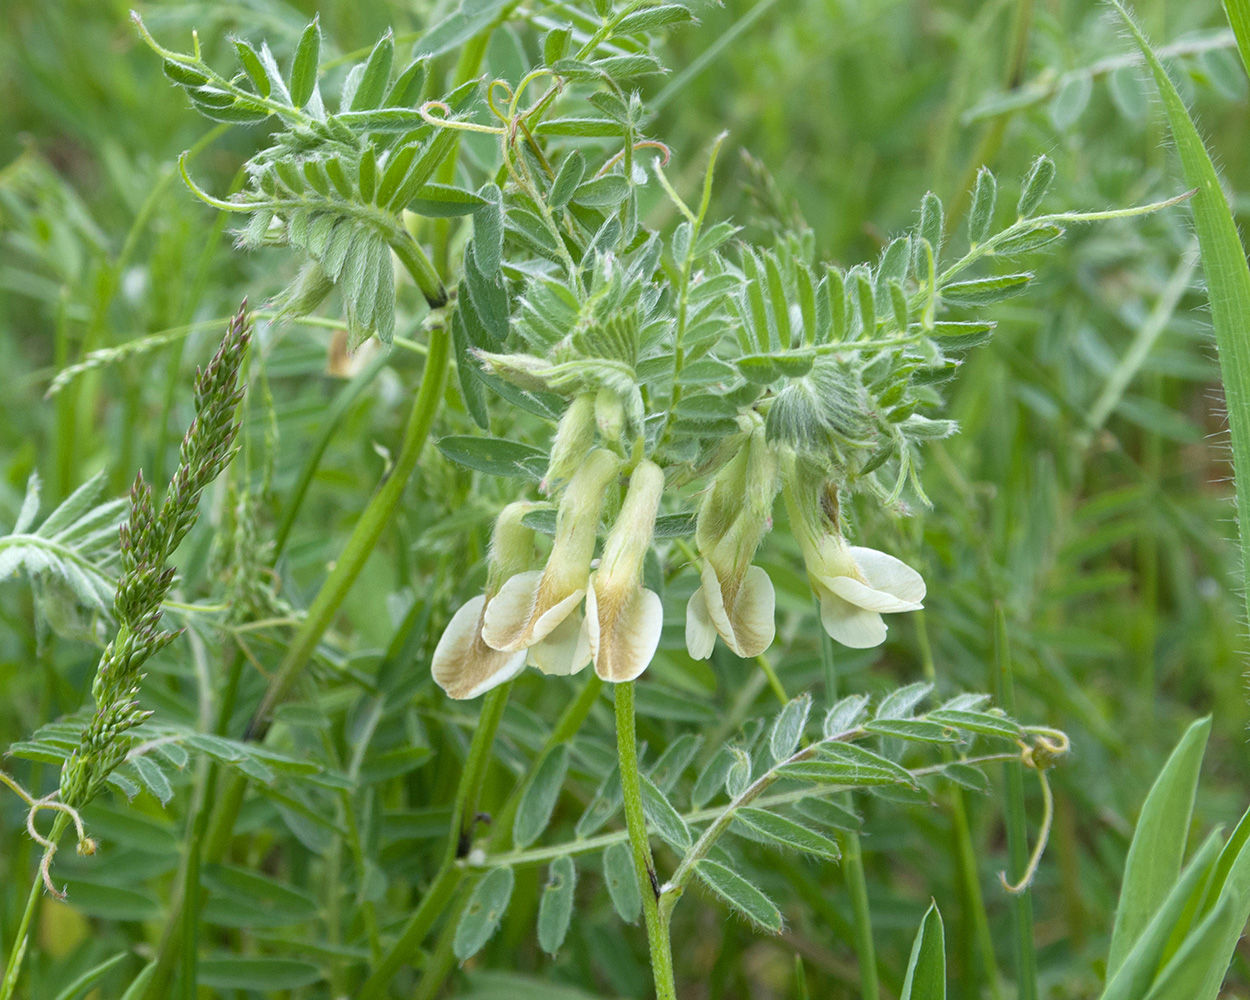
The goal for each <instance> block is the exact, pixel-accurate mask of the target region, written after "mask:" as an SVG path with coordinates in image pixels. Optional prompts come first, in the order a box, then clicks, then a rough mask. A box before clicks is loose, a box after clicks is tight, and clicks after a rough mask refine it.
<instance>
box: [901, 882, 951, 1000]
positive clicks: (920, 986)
mask: <svg viewBox="0 0 1250 1000" xmlns="http://www.w3.org/2000/svg"><path fill="white" fill-rule="evenodd" d="M900 1000H946V932H945V929H944V928H943V927H942V914H941V913H939V912H938V908H937V904H936V903H930V904H929V909H928V912H926V913H925V915H924V920H922V921H921V922H920V930H919V931H918V932H917V933H916V940H915V943H914V944H912V946H911V959H910V960H909V961H908V963H907V977H906V978H905V979H904V980H903V992H902V994H901V997H900Z"/></svg>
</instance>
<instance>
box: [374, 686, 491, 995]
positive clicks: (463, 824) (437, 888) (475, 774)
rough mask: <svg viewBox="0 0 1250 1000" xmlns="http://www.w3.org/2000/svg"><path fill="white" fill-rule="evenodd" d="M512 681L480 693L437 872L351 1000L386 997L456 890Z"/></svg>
mask: <svg viewBox="0 0 1250 1000" xmlns="http://www.w3.org/2000/svg"><path fill="white" fill-rule="evenodd" d="M511 690H512V683H511V682H509V683H507V684H504V685H502V686H501V687H497V688H495V689H494V690H493V691H491V692H490V694H488V695H487V696H486V701H485V703H484V704H483V705H482V714H481V716H480V717H479V718H478V723H477V729H476V730H475V731H474V733H473V741H472V742H471V743H470V744H469V755H468V757H467V758H465V762H464V771H462V772H461V774H460V784H459V786H458V787H457V789H456V801H455V804H454V805H453V806H452V812H451V828H450V830H449V831H448V835H447V848H446V850H445V851H444V853H443V861H442V864H441V865H440V866H439V870H438V874H437V875H435V876H434V881H433V883H432V884H431V885H430V888H429V889H428V890H427V891H426V893H425V895H424V896H423V897H422V899H421V903H420V904H419V905H418V906H417V909H416V910H415V911H414V912H413V914H412V916H411V917H409V918H408V923H407V924H405V925H404V929H403V930H402V931H401V932H400V934H399V937H398V938H397V939H396V940H395V943H394V944H392V945H391V947H390V948H389V949H388V950H387V952H386V954H385V955H384V956H383V958H382V961H381V962H379V963H378V965H377V967H376V968H375V969H374V970H373V973H372V974H371V975H370V976H369V978H368V979H367V980H366V981H365V984H364V986H363V987H362V988H361V990H360V993H359V994H358V996H357V998H356V1000H379V998H380V997H383V996H385V995H386V989H387V987H388V986H389V985H390V982H391V980H392V979H393V978H394V977H395V973H397V972H398V971H399V970H400V967H401V966H403V965H404V963H405V962H407V961H408V960H409V959H410V958H411V956H412V955H414V954H415V953H416V950H417V948H418V947H419V946H420V945H421V942H422V941H423V940H425V936H426V934H428V933H429V931H430V928H431V927H432V926H433V925H434V921H435V920H437V919H438V918H439V916H440V915H441V914H442V913H443V911H444V910H445V909H446V908H447V905H448V903H450V902H451V900H452V898H453V897H454V895H455V892H456V888H457V887H458V886H459V884H460V880H461V878H463V876H464V869H463V868H462V867H461V866H460V865H459V864H457V862H458V861H459V860H460V858H462V857H464V855H466V854H467V853H468V852H469V846H470V844H471V842H472V834H473V825H474V823H475V822H476V818H477V802H478V796H479V795H480V794H481V790H482V778H483V777H485V774H486V767H487V765H488V764H489V763H490V748H491V745H492V744H493V743H494V741H495V732H496V731H497V730H498V729H499V722H500V720H501V719H502V718H503V710H504V707H505V706H506V705H507V703H508V693H509V692H510V691H511Z"/></svg>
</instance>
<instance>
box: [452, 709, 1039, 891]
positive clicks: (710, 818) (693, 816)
mask: <svg viewBox="0 0 1250 1000" xmlns="http://www.w3.org/2000/svg"><path fill="white" fill-rule="evenodd" d="M860 735H862V734H860ZM809 759H811V754H810V753H807V752H805V751H800V753H799V754H796V755H795V756H794V757H792V758H790V762H793V761H795V760H809ZM1019 759H1020V753H1019V751H1016V752H1015V753H993V754H986V755H985V756H983V757H969V758H967V759H966V760H964V761H962V763H965V764H968V765H970V766H972V767H984V766H985V765H988V764H998V763H1001V762H1003V761H1010V760H1019ZM773 770H774V771H775V770H776V769H775V768H774V769H773ZM945 770H946V764H944V763H943V764H933V765H930V766H929V767H918V768H914V769H913V770H912V772H911V775H912V777H913V778H925V777H929V776H930V775H937V774H941V773H942V772H943V771H945ZM775 780H776V775H775V774H770V775H769V778H768V781H767V782H764V784H763V787H768V786H770V785H771V784H772V783H773V781H775ZM854 787H856V786H854V785H804V786H802V787H801V788H796V789H793V790H791V791H788V792H775V793H773V794H772V795H761V794H759V793H760V791H761V790H762V788H761V787H760V783H759V782H756V784H754V785H752V786H751V788H749V789H748V790H747V791H746V792H743V794H742V795H740V796H739V797H738V798H737V799H735V800H734V801H733V803H731V805H729V806H708V807H705V808H703V809H692V810H690V811H689V812H686V813H682V814H681V818H682V819H683V820H685V822H686V825H687V826H698V825H700V824H703V823H708V822H716V821H724V824H725V825H722V826H719V827H718V829H717V834H716V835H717V836H719V835H720V834H721V833H723V832H724V830H725V827H726V826H727V823H728V821H727V820H726V819H725V814H726V812H730V813H732V811H733V810H735V809H738V808H740V807H741V806H744V805H748V804H750V803H752V802H753V803H754V804H755V805H757V806H758V807H759V808H761V809H765V810H775V809H780V808H783V807H785V806H789V805H794V803H796V802H798V801H800V800H802V799H811V798H823V797H825V796H829V797H833V796H843V795H844V794H845V793H847V792H849V791H851V790H852V788H854ZM729 818H732V816H730V817H729ZM628 839H629V831H628V830H613V831H611V832H610V833H601V834H597V835H596V836H594V837H583V838H580V839H577V840H569V841H565V842H564V843H562V844H551V845H548V846H546V847H532V848H527V849H526V850H523V851H508V852H506V853H504V854H489V855H487V856H486V857H485V858H482V859H481V860H480V861H478V862H475V863H473V864H472V865H470V866H469V867H472V868H474V869H481V868H524V867H526V866H529V865H540V864H545V863H547V862H549V861H554V860H555V859H556V858H558V857H560V856H561V855H565V854H570V855H578V854H597V853H598V852H600V851H602V850H603V849H604V848H605V847H610V846H611V845H612V844H617V843H621V842H623V841H626V840H628ZM700 839H702V838H700ZM713 839H714V838H713ZM710 847H711V842H710V841H708V842H706V843H705V844H704V845H703V846H702V847H699V848H698V850H699V851H702V852H703V854H701V855H700V857H702V856H704V855H706V853H707V850H706V849H710ZM693 850H694V849H692V851H693ZM693 863H694V862H693V860H692V861H691V866H690V867H688V868H687V871H686V872H685V873H683V874H682V880H683V881H682V884H685V881H687V880H688V876H689V875H690V874H692V873H693V870H692V867H693ZM676 879H677V875H676V874H674V877H673V878H672V879H670V880H669V882H668V883H667V884H666V885H665V886H664V889H665V890H666V898H667V899H669V900H672V895H671V894H668V893H667V890H669V889H670V888H672V887H674V886H675V885H676ZM675 904H676V901H675V900H672V901H671V902H669V903H667V904H665V905H675Z"/></svg>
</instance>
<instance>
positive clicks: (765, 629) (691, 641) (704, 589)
mask: <svg viewBox="0 0 1250 1000" xmlns="http://www.w3.org/2000/svg"><path fill="white" fill-rule="evenodd" d="M776 478H777V477H776V462H775V460H774V458H773V454H772V451H771V449H770V448H769V447H768V443H767V441H766V440H765V436H764V429H763V428H762V427H758V428H756V429H755V430H754V431H753V432H752V434H751V436H750V438H749V439H748V441H747V442H746V444H745V445H744V446H743V447H742V448H740V449H739V451H738V454H737V455H735V456H734V457H733V458H732V459H731V460H730V461H729V462H728V463H726V465H725V466H724V468H723V469H722V470H721V472H720V473H719V474H718V475H717V477H716V479H715V481H714V482H713V483H712V486H711V488H710V489H709V490H708V493H707V496H706V497H705V498H704V502H703V505H702V506H701V507H700V508H699V522H698V526H697V528H696V530H695V543H696V545H697V546H698V549H699V554H700V555H701V556H702V557H703V565H702V569H701V571H700V581H701V582H700V586H699V587H698V588H697V589H696V590H695V592H694V593H693V594H691V595H690V602H689V604H687V605H686V649H687V650H688V651H689V653H690V655H691V656H692V657H694V658H695V659H696V660H705V659H707V658H708V657H709V656H711V655H712V649H713V648H714V647H715V645H716V636H717V635H719V636H720V637H721V638H722V639H724V640H725V645H727V646H728V647H729V648H730V649H731V650H733V651H734V652H735V653H737V654H738V655H739V656H743V657H750V656H758V655H759V654H760V653H762V652H764V650H766V649H767V648H768V647H769V646H771V645H772V643H773V638H774V637H775V636H776V633H777V626H776V621H775V617H774V609H775V604H776V596H775V594H774V591H773V583H772V580H770V579H769V577H768V574H767V573H766V572H765V571H764V570H763V569H761V568H760V567H759V566H753V565H752V564H751V560H752V559H754V558H755V550H756V549H757V548H758V547H759V543H760V539H761V538H763V536H764V532H765V531H766V530H767V529H768V524H769V516H770V511H771V510H772V503H773V497H774V496H775V494H776Z"/></svg>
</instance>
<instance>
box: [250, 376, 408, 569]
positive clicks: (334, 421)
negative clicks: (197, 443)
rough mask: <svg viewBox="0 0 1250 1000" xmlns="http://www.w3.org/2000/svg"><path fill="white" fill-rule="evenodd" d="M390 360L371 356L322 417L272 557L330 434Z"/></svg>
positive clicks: (281, 547) (282, 546)
mask: <svg viewBox="0 0 1250 1000" xmlns="http://www.w3.org/2000/svg"><path fill="white" fill-rule="evenodd" d="M389 360H390V358H389V357H388V356H387V355H386V354H379V355H378V356H377V357H376V358H374V359H373V361H371V362H370V363H369V364H368V365H366V366H365V367H364V368H363V369H362V370H361V371H360V372H358V373H357V374H356V376H355V377H354V378H353V379H352V380H351V381H350V382H348V383H347V385H345V386H344V387H343V390H342V391H341V392H340V393H339V394H338V396H337V397H335V400H334V402H333V403H332V404H331V405H330V409H329V410H328V411H326V415H325V419H324V420H322V421H321V428H320V429H319V431H318V433H317V440H316V442H315V443H314V444H313V446H312V449H311V450H310V451H309V452H308V457H307V458H305V459H304V466H303V468H302V469H300V474H299V479H298V480H297V481H296V483H295V488H294V489H293V490H292V491H291V497H290V500H289V501H288V502H287V504H286V508H285V510H283V512H282V523H281V524H279V525H278V530H277V531H276V532H275V533H274V543H273V544H274V549H275V558H276V555H277V554H278V553H281V552H282V551H283V550H285V548H286V543H287V539H288V538H289V537H290V534H291V529H292V528H293V527H294V526H295V518H296V515H297V514H299V511H300V508H301V507H302V506H303V503H304V496H305V495H306V494H307V493H308V487H309V486H310V485H311V484H312V480H313V476H315V475H316V474H317V468H318V467H319V466H320V465H321V458H322V456H323V455H324V454H325V451H326V448H328V447H329V445H330V440H331V438H333V437H334V434H335V432H336V431H337V430H338V429H339V424H341V423H342V422H343V418H344V417H345V416H346V415H347V411H348V410H349V409H351V406H352V404H353V403H355V402H356V400H357V399H359V398H360V394H361V393H362V392H364V391H365V389H366V388H368V386H369V385H370V384H371V383H372V382H373V380H374V379H375V378H377V376H378V373H379V372H381V371H382V369H383V368H385V367H386V365H387V363H388V361H389Z"/></svg>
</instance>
